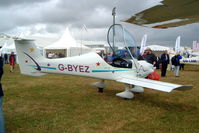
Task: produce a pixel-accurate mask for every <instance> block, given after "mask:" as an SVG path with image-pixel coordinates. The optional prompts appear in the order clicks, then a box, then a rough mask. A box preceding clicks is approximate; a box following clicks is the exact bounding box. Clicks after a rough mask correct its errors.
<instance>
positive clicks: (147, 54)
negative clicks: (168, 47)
mask: <svg viewBox="0 0 199 133" xmlns="http://www.w3.org/2000/svg"><path fill="white" fill-rule="evenodd" d="M180 59H182V56H180V54H179V53H177V54H176V55H175V56H173V57H172V58H171V63H172V66H174V76H175V77H179V71H180V67H181V66H183V67H184V65H182V64H180ZM138 60H146V61H147V62H148V63H150V64H152V65H153V66H154V67H156V69H161V77H165V76H166V72H167V68H168V64H170V56H169V54H168V51H164V52H163V53H162V55H161V56H160V57H159V56H156V55H154V54H153V53H152V50H151V49H150V48H147V49H146V50H145V51H144V53H143V54H140V55H139V56H138Z"/></svg>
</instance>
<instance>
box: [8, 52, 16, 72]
mask: <svg viewBox="0 0 199 133" xmlns="http://www.w3.org/2000/svg"><path fill="white" fill-rule="evenodd" d="M15 60H16V59H15V55H14V52H11V55H10V57H9V63H10V72H13V70H14V67H15Z"/></svg>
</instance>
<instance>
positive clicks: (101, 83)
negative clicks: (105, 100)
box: [92, 80, 105, 93]
mask: <svg viewBox="0 0 199 133" xmlns="http://www.w3.org/2000/svg"><path fill="white" fill-rule="evenodd" d="M92 85H93V86H95V87H97V88H98V92H99V93H103V92H104V88H105V83H104V80H101V81H99V82H95V83H93V84H92Z"/></svg>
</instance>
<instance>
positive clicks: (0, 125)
mask: <svg viewBox="0 0 199 133" xmlns="http://www.w3.org/2000/svg"><path fill="white" fill-rule="evenodd" d="M2 75H3V59H2V56H0V133H5V127H4V116H3V109H2V104H3V96H4V94H3V89H2V85H1V78H2Z"/></svg>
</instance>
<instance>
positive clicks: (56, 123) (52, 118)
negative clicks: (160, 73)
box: [2, 66, 199, 133]
mask: <svg viewBox="0 0 199 133" xmlns="http://www.w3.org/2000/svg"><path fill="white" fill-rule="evenodd" d="M8 68H9V67H8V66H5V74H4V77H3V81H2V84H3V88H4V93H5V96H4V115H5V122H6V130H7V133H66V132H69V133H76V132H77V133H92V132H100V133H101V132H105V133H110V132H118V133H128V132H129V133H132V132H136V133H168V132H169V133H197V132H199V83H198V82H199V78H198V75H199V66H185V70H184V71H181V73H180V77H178V78H176V77H174V76H173V73H172V72H168V75H167V77H165V78H162V79H161V80H162V81H167V82H172V83H178V84H191V85H193V86H194V87H193V89H192V90H190V91H186V92H180V91H173V92H171V93H164V92H160V91H154V90H149V89H145V92H144V93H141V94H136V95H135V98H134V99H132V100H123V99H121V98H119V97H116V96H115V94H116V93H118V92H120V91H123V90H124V85H123V84H120V83H116V82H113V81H107V82H106V83H107V88H106V89H105V90H104V93H102V94H100V93H98V92H97V89H96V88H95V87H93V86H91V85H90V84H91V83H92V82H95V81H97V80H96V79H91V78H84V77H75V76H68V75H54V74H49V75H46V76H43V77H30V76H25V75H21V74H20V73H19V69H18V67H17V68H16V70H15V72H14V73H10V72H9V70H8Z"/></svg>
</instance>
